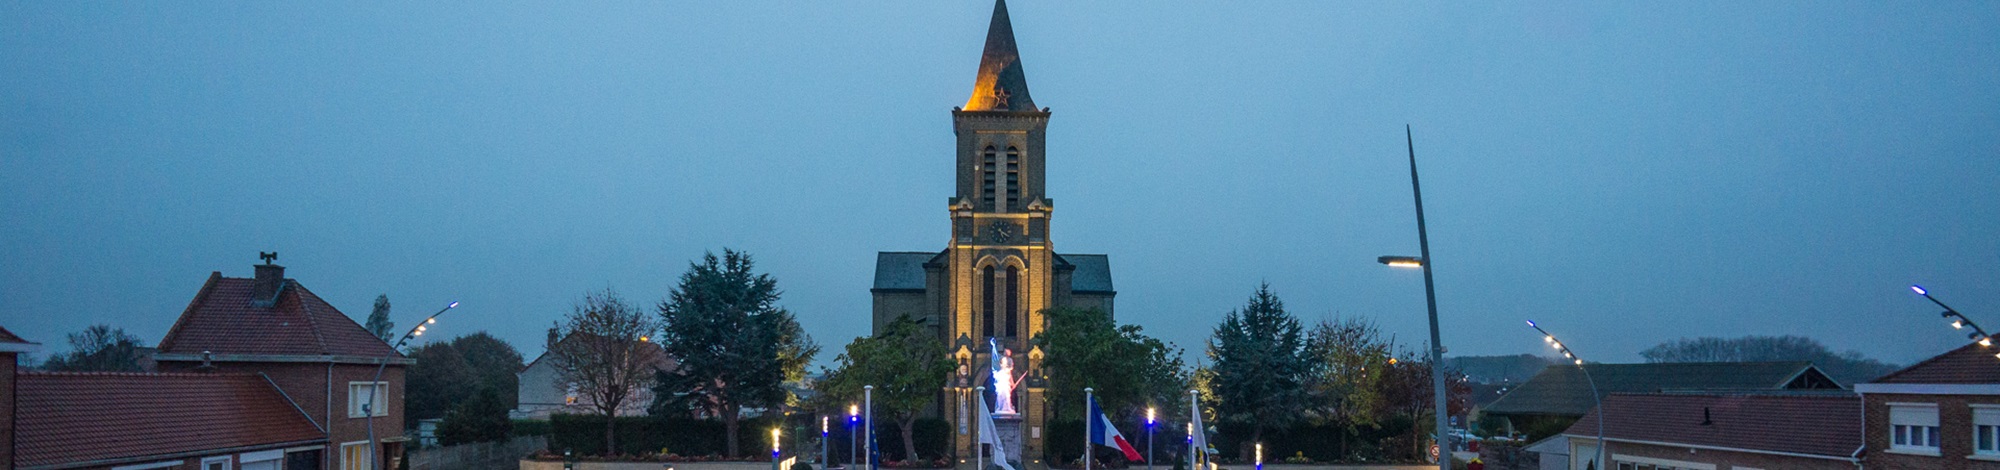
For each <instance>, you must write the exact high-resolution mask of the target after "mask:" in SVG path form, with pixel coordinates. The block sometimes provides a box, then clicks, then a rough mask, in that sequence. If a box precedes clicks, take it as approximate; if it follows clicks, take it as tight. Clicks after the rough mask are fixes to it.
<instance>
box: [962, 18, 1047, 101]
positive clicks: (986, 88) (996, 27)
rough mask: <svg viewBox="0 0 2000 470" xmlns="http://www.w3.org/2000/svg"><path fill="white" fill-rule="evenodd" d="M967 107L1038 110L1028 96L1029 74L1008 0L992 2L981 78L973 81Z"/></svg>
mask: <svg viewBox="0 0 2000 470" xmlns="http://www.w3.org/2000/svg"><path fill="white" fill-rule="evenodd" d="M965 110H966V111H1035V110H1036V109H1035V100H1034V99H1032V98H1029V97H1028V76H1027V74H1026V73H1024V72H1022V70H1021V53H1020V51H1018V50H1016V49H1015V48H1014V25H1013V23H1011V22H1009V21H1008V20H1007V0H996V1H995V2H993V23H992V24H991V25H988V26H987V27H986V52H985V53H983V54H980V56H979V78H978V79H977V80H974V81H973V84H972V97H971V98H968V99H966V100H965Z"/></svg>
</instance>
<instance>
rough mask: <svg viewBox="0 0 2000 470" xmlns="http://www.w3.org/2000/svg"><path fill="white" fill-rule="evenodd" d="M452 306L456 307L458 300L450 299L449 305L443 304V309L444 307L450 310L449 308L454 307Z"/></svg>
mask: <svg viewBox="0 0 2000 470" xmlns="http://www.w3.org/2000/svg"><path fill="white" fill-rule="evenodd" d="M454 308H458V301H456V300H453V301H451V304H450V305H445V306H444V309H445V310H451V309H454Z"/></svg>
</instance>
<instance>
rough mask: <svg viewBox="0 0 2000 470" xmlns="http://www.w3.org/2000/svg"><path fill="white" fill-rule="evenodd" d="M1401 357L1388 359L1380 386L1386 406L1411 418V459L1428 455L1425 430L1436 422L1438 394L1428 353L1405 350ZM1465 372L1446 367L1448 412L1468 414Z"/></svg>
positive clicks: (1397, 414) (1379, 392) (1380, 392)
mask: <svg viewBox="0 0 2000 470" xmlns="http://www.w3.org/2000/svg"><path fill="white" fill-rule="evenodd" d="M1400 356H1401V357H1399V358H1397V359H1395V360H1392V361H1390V362H1389V364H1388V366H1387V367H1386V368H1385V370H1384V374H1382V378H1381V381H1379V382H1377V385H1378V386H1379V387H1380V389H1379V391H1378V392H1376V393H1378V394H1380V395H1381V397H1382V401H1381V403H1382V404H1383V408H1384V410H1385V411H1387V412H1388V413H1389V414H1390V415H1392V416H1395V417H1398V418H1403V419H1407V420H1409V421H1410V434H1409V436H1408V437H1409V438H1410V449H1409V450H1410V454H1409V455H1408V458H1410V459H1423V458H1428V457H1426V455H1428V452H1427V451H1425V450H1424V449H1423V448H1422V446H1423V442H1424V439H1423V436H1424V435H1425V434H1427V433H1426V432H1425V431H1427V430H1430V429H1431V427H1433V426H1436V425H1435V424H1431V423H1433V422H1434V421H1435V420H1434V419H1432V416H1431V415H1432V414H1433V413H1435V412H1436V410H1437V403H1436V400H1437V397H1436V396H1435V395H1433V394H1432V393H1433V392H1431V390H1432V388H1431V364H1430V361H1428V360H1426V358H1427V357H1428V356H1427V355H1419V354H1416V353H1415V352H1412V351H1404V352H1402V353H1401V354H1400ZM1463 377H1464V375H1463V374H1460V373H1458V371H1456V370H1452V369H1450V368H1449V367H1447V368H1446V369H1445V413H1448V414H1451V415H1457V416H1463V415H1465V412H1466V411H1467V410H1469V409H1470V403H1471V402H1470V400H1469V398H1470V395H1471V393H1472V390H1471V387H1469V386H1468V385H1467V384H1466V383H1465V380H1464V379H1463Z"/></svg>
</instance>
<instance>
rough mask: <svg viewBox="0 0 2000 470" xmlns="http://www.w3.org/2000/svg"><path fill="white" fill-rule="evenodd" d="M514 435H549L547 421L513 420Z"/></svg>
mask: <svg viewBox="0 0 2000 470" xmlns="http://www.w3.org/2000/svg"><path fill="white" fill-rule="evenodd" d="M514 435H516V436H547V435H549V422H548V420H541V419H517V420H514Z"/></svg>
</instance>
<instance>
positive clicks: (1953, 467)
mask: <svg viewBox="0 0 2000 470" xmlns="http://www.w3.org/2000/svg"><path fill="white" fill-rule="evenodd" d="M1890 403H1935V404H1937V407H1938V450H1939V455H1937V456H1930V455H1916V454H1910V453H1898V452H1895V451H1892V450H1889V447H1890V435H1889V404H1890ZM1974 404H1980V405H2000V396H1994V395H1912V394H1893V393H1866V394H1863V395H1862V414H1863V419H1865V420H1866V422H1865V423H1864V425H1865V426H1866V427H1865V429H1867V435H1866V436H1864V437H1863V439H1864V440H1865V442H1866V443H1867V446H1868V455H1867V456H1865V457H1864V458H1863V463H1864V464H1865V465H1866V467H1867V468H1869V469H1884V470H1903V469H1926V470H2000V459H1995V460H1980V459H1973V458H1967V456H1970V455H1973V452H1972V450H1973V449H1972V406H1971V405H1974Z"/></svg>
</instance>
